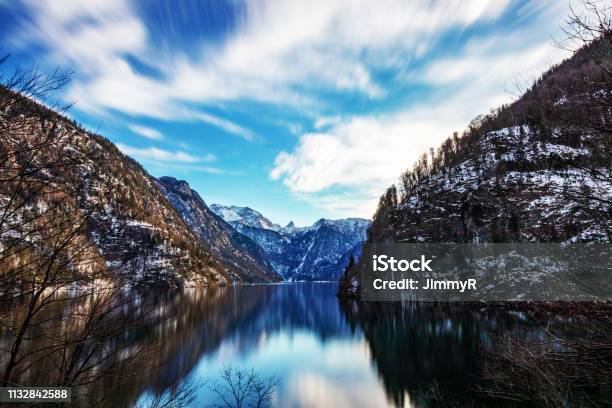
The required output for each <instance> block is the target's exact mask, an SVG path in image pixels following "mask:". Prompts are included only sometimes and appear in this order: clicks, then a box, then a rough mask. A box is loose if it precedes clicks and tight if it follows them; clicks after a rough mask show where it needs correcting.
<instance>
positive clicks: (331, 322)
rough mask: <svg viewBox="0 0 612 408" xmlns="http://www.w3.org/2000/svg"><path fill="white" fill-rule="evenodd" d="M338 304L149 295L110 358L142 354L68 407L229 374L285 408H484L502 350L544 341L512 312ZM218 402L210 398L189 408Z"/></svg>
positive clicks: (121, 401)
mask: <svg viewBox="0 0 612 408" xmlns="http://www.w3.org/2000/svg"><path fill="white" fill-rule="evenodd" d="M335 293H336V286H335V285H332V284H317V283H310V284H287V285H284V284H281V285H254V286H243V287H237V288H218V289H197V290H185V291H182V292H177V293H171V292H155V293H147V294H146V295H143V296H142V297H140V298H139V301H138V302H134V301H132V302H128V303H126V304H125V306H124V309H125V310H123V312H122V313H121V316H123V317H122V319H123V320H122V324H126V323H128V325H132V326H133V327H134V330H132V331H130V332H129V335H125V334H124V337H123V338H121V339H110V338H105V339H104V341H105V345H104V350H106V352H107V353H108V352H110V351H109V350H116V349H117V348H120V349H122V350H123V349H125V348H126V346H129V347H130V348H132V349H134V348H136V349H141V350H142V352H141V354H139V355H138V357H137V358H136V359H134V360H133V361H130V362H129V364H123V365H121V366H119V367H117V368H116V370H114V371H113V373H112V375H108V376H104V377H103V378H102V379H101V380H100V381H97V382H95V383H92V384H89V385H83V386H82V387H81V388H82V389H81V390H80V392H79V393H77V394H80V395H82V397H81V398H80V399H78V400H77V401H75V402H74V403H73V404H72V405H73V406H77V407H80V406H88V407H89V406H96V404H97V405H98V406H113V407H122V406H126V407H127V406H130V405H131V404H133V403H134V402H135V401H137V400H139V401H140V402H144V403H146V401H147V399H148V397H149V396H150V395H153V394H160V393H164V392H167V391H168V389H170V388H172V387H176V386H177V384H181V383H182V382H194V381H195V382H199V381H203V380H211V379H214V378H216V376H217V375H218V373H219V371H220V370H221V369H222V368H223V367H224V366H226V365H228V364H230V365H232V366H234V367H239V368H254V369H255V370H256V371H258V372H259V373H260V374H261V375H262V377H268V376H276V377H278V378H279V380H280V384H279V385H278V387H277V389H276V392H275V395H274V400H273V403H274V405H275V406H279V407H323V406H333V407H343V406H346V407H359V406H361V407H373V406H376V407H384V406H449V405H450V406H464V405H471V404H476V405H485V406H486V405H491V401H487V400H486V398H485V397H484V396H483V395H482V392H481V389H479V387H480V386H482V385H483V383H482V380H481V378H482V375H483V372H484V370H485V369H486V368H487V359H486V358H485V356H486V353H488V352H491V351H492V350H494V349H495V347H497V342H496V341H495V339H496V338H499V336H502V337H503V336H506V337H512V338H522V339H530V338H535V339H537V338H540V337H541V336H542V333H543V329H542V328H541V327H538V326H537V325H534V324H533V323H531V322H529V321H527V320H526V319H524V317H523V316H522V315H521V314H520V313H515V312H508V311H503V310H491V309H488V310H487V309H475V308H474V307H465V306H459V305H455V306H441V305H437V306H436V305H431V304H426V305H416V304H404V305H399V304H390V303H380V304H373V303H369V304H368V303H361V302H355V301H342V302H341V301H339V300H338V299H337V298H336V296H335ZM130 296H132V297H133V296H134V294H131V295H130ZM77 303H78V302H77ZM63 307H64V309H69V308H74V307H76V306H75V305H74V304H72V305H67V304H66V305H63ZM126 317H129V318H127V320H126ZM136 322H138V323H139V324H135V323H136ZM45 330H46V331H47V334H48V335H49V336H50V335H52V334H53V332H54V331H55V330H57V331H59V330H60V329H59V328H58V327H55V326H51V327H46V328H45ZM5 334H6V333H4V334H3V336H2V338H1V339H2V341H3V344H2V346H3V347H5V348H6V347H7V345H8V344H6V342H7V341H8V340H7V339H8V337H7V336H6V335H5ZM49 336H47V337H49ZM28 347H30V348H31V349H32V350H34V349H35V347H36V344H35V342H32V343H31V344H29V345H28ZM52 372H53V370H52V368H51V367H50V366H49V365H39V366H34V367H31V368H30V369H29V371H28V372H27V375H24V376H23V377H22V378H20V383H21V384H28V385H40V384H49V383H50V382H48V381H51V382H52V380H53V375H52ZM101 395H104V396H105V399H103V400H102V401H103V402H102V403H100V402H99V401H100V396H101ZM212 402H214V395H213V394H212V393H211V392H210V390H208V389H207V387H205V386H203V387H201V388H200V389H198V391H197V394H196V399H195V401H194V402H193V404H192V405H193V406H198V407H199V406H204V405H207V404H210V403H212Z"/></svg>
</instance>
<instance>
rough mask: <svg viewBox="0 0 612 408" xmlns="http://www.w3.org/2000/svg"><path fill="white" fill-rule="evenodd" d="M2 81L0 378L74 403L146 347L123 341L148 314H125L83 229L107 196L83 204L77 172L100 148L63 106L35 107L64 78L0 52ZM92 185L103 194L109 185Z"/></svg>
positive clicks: (126, 301) (133, 299)
mask: <svg viewBox="0 0 612 408" xmlns="http://www.w3.org/2000/svg"><path fill="white" fill-rule="evenodd" d="M0 80H1V81H2V84H1V85H0V134H1V137H0V383H1V385H3V386H10V385H39V384H40V381H44V384H48V385H55V386H70V387H75V388H74V389H73V400H78V399H79V398H85V397H86V396H87V393H89V392H91V386H92V385H93V384H95V383H98V382H100V381H101V380H104V379H106V378H108V376H111V375H113V374H114V373H117V372H119V371H121V372H123V373H124V374H125V370H126V369H127V367H128V366H129V364H130V362H131V361H133V360H135V359H136V357H142V356H143V355H144V354H145V353H146V352H149V351H150V350H149V349H148V345H147V344H141V345H135V344H134V342H133V341H128V340H129V339H130V337H131V336H132V333H135V332H137V331H138V330H139V329H141V328H142V327H143V326H144V325H145V324H149V325H150V324H155V319H147V316H146V314H145V312H142V314H140V315H137V316H135V315H134V314H135V313H131V314H126V312H125V310H126V307H128V306H129V305H130V304H132V305H135V306H132V307H131V308H132V309H136V310H138V306H137V298H138V297H137V296H136V295H132V296H125V295H124V294H123V293H122V290H123V289H122V288H123V286H124V282H123V281H122V280H121V279H120V277H119V276H118V275H117V273H115V270H114V269H113V268H110V267H109V266H108V264H107V262H106V260H105V259H104V257H103V256H102V254H101V253H100V251H99V250H98V248H97V247H96V243H95V239H94V237H92V236H91V235H90V233H89V231H90V226H91V223H93V222H95V217H94V215H95V212H96V205H97V206H98V207H99V206H104V205H105V202H104V199H102V200H101V201H100V202H98V203H96V205H91V203H89V202H87V199H88V198H87V197H88V191H89V188H90V187H91V180H89V179H87V178H86V177H84V176H83V168H84V166H86V165H87V164H88V163H91V162H96V161H99V160H103V158H101V157H100V152H99V149H98V150H96V149H95V148H94V147H89V146H88V145H87V143H86V141H87V137H81V138H79V137H77V136H78V135H84V134H85V132H84V130H83V129H81V128H79V127H78V126H77V125H76V124H75V123H74V122H72V121H70V120H69V119H67V118H66V117H64V116H63V115H62V113H63V112H64V111H65V109H67V108H68V107H69V105H67V104H60V103H59V102H58V103H55V102H50V104H51V108H53V109H50V107H49V106H48V105H43V104H41V103H40V102H49V101H53V98H54V92H55V91H57V90H59V89H60V88H61V87H62V86H64V85H66V83H67V81H68V80H69V75H68V74H64V73H61V72H60V71H54V72H53V73H51V74H50V75H44V74H42V73H41V72H40V71H39V70H38V68H36V67H34V66H31V67H25V68H24V67H18V68H17V69H16V70H14V71H13V72H12V73H7V72H6V58H2V59H0ZM84 141H85V142H84ZM92 146H93V144H92ZM96 188H97V189H99V192H100V194H99V196H100V197H106V196H108V197H110V195H108V194H105V191H111V189H112V186H110V185H106V184H105V183H104V182H98V183H97V184H96ZM126 339H128V340H126ZM36 373H41V376H37V375H38V374H36ZM88 405H90V404H88Z"/></svg>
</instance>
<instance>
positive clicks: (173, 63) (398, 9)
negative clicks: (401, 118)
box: [25, 0, 510, 138]
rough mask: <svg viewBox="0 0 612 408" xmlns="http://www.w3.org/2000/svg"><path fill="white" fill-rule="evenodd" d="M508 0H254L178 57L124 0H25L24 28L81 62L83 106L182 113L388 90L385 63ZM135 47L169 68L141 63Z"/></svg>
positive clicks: (77, 89) (487, 16) (77, 93)
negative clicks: (378, 75) (233, 24)
mask: <svg viewBox="0 0 612 408" xmlns="http://www.w3.org/2000/svg"><path fill="white" fill-rule="evenodd" d="M509 2H510V0H497V1H491V2H487V1H481V0H464V1H459V0H445V1H433V2H432V1H415V2H410V3H407V2H405V1H400V0H382V1H379V2H371V1H350V2H346V1H341V0H329V1H326V2H324V3H322V4H318V5H317V7H312V3H311V2H310V1H305V0H304V1H300V0H296V1H291V2H276V1H259V2H249V3H246V6H245V8H246V15H245V18H244V19H243V21H244V23H243V25H242V26H241V27H239V29H238V30H237V31H236V33H235V34H234V35H232V36H230V38H229V40H228V41H226V42H225V43H224V45H223V46H222V47H220V48H218V49H209V50H208V51H207V52H206V53H205V54H204V55H203V56H202V57H200V58H198V57H195V58H193V57H191V58H187V57H184V56H181V53H180V50H179V51H177V54H175V55H172V56H171V58H172V59H171V60H169V59H168V56H164V55H160V54H159V53H158V52H156V50H155V49H154V46H153V45H152V44H151V41H150V39H149V36H148V33H147V29H146V27H145V25H144V23H143V22H142V20H141V19H140V18H139V17H138V15H137V14H136V13H135V12H134V10H133V9H132V7H131V6H130V4H129V3H128V2H126V1H124V0H112V1H100V0H93V1H91V2H86V3H80V2H76V1H74V0H58V1H54V2H37V1H27V3H28V4H29V5H30V7H31V9H32V10H33V11H34V15H35V19H34V21H33V23H32V24H31V25H30V26H29V28H28V30H27V31H26V33H25V35H26V36H27V38H28V40H35V41H37V42H39V43H43V44H45V45H46V46H47V47H48V48H49V49H51V52H52V54H53V55H57V56H58V57H61V58H60V59H62V60H65V59H66V58H68V59H70V60H72V61H74V62H75V63H76V64H77V65H78V67H79V71H80V73H81V74H82V75H81V76H80V77H79V78H78V80H77V81H76V83H75V84H74V86H73V88H72V90H71V96H72V97H74V98H75V99H77V100H78V101H79V105H78V106H79V107H80V108H81V109H84V110H88V111H94V112H100V111H105V110H117V111H121V112H124V113H128V114H133V115H146V116H153V117H156V118H162V119H169V118H173V119H175V118H181V116H184V111H185V106H184V103H189V102H215V101H228V100H238V99H250V100H258V101H264V102H271V103H279V104H289V105H293V106H296V105H297V106H298V107H303V105H304V104H309V103H310V104H312V103H316V102H314V101H313V98H314V99H317V96H316V92H314V91H316V90H318V89H320V88H321V87H322V86H323V87H326V88H329V89H332V90H333V89H335V90H336V91H338V92H346V91H349V92H350V91H354V92H358V93H362V94H364V95H366V96H369V97H371V98H380V97H382V96H384V95H385V93H386V90H385V87H384V85H383V84H381V83H377V82H376V81H375V80H374V79H373V76H372V71H373V70H375V69H376V68H377V66H381V65H382V66H385V65H387V64H389V61H392V60H394V58H393V56H394V55H395V54H396V53H397V52H402V53H404V54H405V55H406V56H410V55H415V54H422V53H423V52H425V50H426V49H427V48H428V47H429V46H431V44H432V43H433V41H434V40H435V38H436V37H438V36H440V35H441V34H443V33H444V32H445V31H446V30H449V29H452V28H463V27H467V26H469V25H471V24H474V23H476V22H478V21H488V20H491V19H494V18H496V17H497V16H499V15H500V14H501V13H502V12H503V11H504V9H505V8H506V7H507V5H508V4H509ZM304 16H308V18H304ZM130 55H131V56H134V57H137V58H138V59H139V60H141V61H144V62H145V63H147V64H150V65H152V66H155V67H156V68H158V69H159V70H160V72H161V73H162V75H161V76H160V77H156V78H152V77H150V76H146V75H144V74H142V73H139V72H137V71H136V70H134V69H133V67H132V66H131V65H130V64H129V61H128V59H127V56H130ZM364 55H366V56H367V58H365V59H364ZM309 88H311V89H310V91H309ZM183 119H184V118H183ZM215 121H216V120H215ZM209 122H210V123H212V121H209ZM216 122H217V124H218V125H220V123H219V122H218V121H216ZM220 127H222V128H223V129H225V130H226V131H229V132H230V133H235V134H239V135H240V136H242V137H245V135H248V132H244V129H241V128H236V127H235V126H226V124H223V126H220ZM245 138H247V137H245Z"/></svg>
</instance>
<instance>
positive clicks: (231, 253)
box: [157, 177, 282, 282]
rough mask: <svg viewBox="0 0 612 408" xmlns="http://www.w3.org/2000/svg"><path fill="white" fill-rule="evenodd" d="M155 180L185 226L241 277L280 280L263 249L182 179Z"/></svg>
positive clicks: (258, 280)
mask: <svg viewBox="0 0 612 408" xmlns="http://www.w3.org/2000/svg"><path fill="white" fill-rule="evenodd" d="M157 182H158V184H159V186H160V188H161V190H162V191H163V193H164V194H165V196H166V198H167V199H168V201H169V202H170V203H171V204H172V205H173V206H174V208H175V209H176V210H177V211H178V213H179V214H181V216H182V217H183V219H184V220H185V222H187V224H188V225H189V227H190V228H191V229H192V230H193V231H195V232H196V233H197V234H198V235H199V237H200V239H201V240H202V241H203V242H204V243H205V244H206V246H207V247H208V248H210V250H211V252H212V253H213V254H215V255H217V256H218V257H219V259H221V260H222V261H223V262H224V263H226V264H228V265H229V266H230V267H231V268H232V269H233V270H236V271H238V273H239V274H240V277H241V278H242V280H243V281H246V282H266V281H279V280H282V278H281V277H280V276H279V275H278V274H277V273H276V272H274V270H273V269H272V268H271V267H270V266H269V265H268V264H267V261H266V256H265V253H264V252H263V250H262V249H261V248H260V247H259V246H258V245H257V244H256V243H255V242H253V241H252V240H251V239H250V238H248V237H247V236H245V235H243V234H241V233H239V232H237V231H236V230H234V229H233V228H232V227H231V226H230V225H229V224H228V223H227V222H225V221H224V220H223V219H222V218H221V217H219V216H218V215H216V214H215V213H214V212H212V211H211V210H210V209H209V208H208V206H207V205H206V203H205V202H204V200H203V199H202V198H201V197H200V195H199V194H198V193H197V192H196V191H194V190H192V189H191V188H190V187H189V184H188V183H187V182H186V181H184V180H180V181H179V180H177V179H175V178H173V177H160V178H159V179H158V180H157Z"/></svg>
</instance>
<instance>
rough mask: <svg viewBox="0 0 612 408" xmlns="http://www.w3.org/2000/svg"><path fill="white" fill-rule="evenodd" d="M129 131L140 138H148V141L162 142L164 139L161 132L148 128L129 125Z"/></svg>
mask: <svg viewBox="0 0 612 408" xmlns="http://www.w3.org/2000/svg"><path fill="white" fill-rule="evenodd" d="M128 129H130V130H131V131H132V132H134V133H136V134H138V135H140V136H143V137H146V138H147V139H151V140H162V139H163V138H164V135H162V134H161V133H160V132H159V131H157V130H155V129H153V128H149V127H146V126H140V125H136V124H132V125H128Z"/></svg>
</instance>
